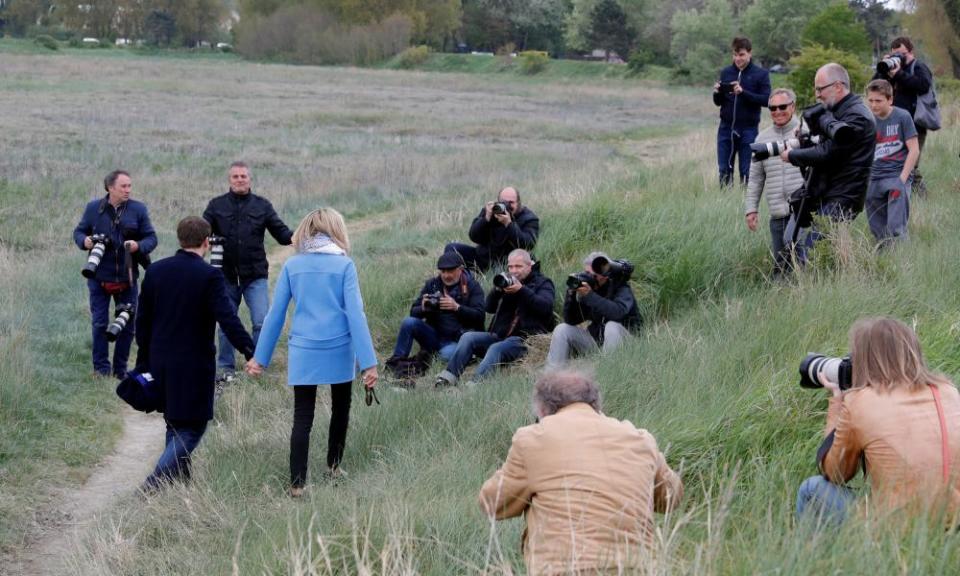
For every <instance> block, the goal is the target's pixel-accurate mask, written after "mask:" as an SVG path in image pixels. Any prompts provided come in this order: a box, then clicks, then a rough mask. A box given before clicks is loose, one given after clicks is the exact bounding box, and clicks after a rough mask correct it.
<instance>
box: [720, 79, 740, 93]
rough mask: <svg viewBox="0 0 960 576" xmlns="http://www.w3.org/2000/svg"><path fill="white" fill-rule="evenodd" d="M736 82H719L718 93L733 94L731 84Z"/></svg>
mask: <svg viewBox="0 0 960 576" xmlns="http://www.w3.org/2000/svg"><path fill="white" fill-rule="evenodd" d="M734 84H736V82H721V83H720V93H721V94H733V86H734Z"/></svg>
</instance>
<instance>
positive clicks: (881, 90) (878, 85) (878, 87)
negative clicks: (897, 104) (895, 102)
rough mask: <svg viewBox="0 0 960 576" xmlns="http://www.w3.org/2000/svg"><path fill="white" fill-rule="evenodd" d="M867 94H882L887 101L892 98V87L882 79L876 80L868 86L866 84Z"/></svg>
mask: <svg viewBox="0 0 960 576" xmlns="http://www.w3.org/2000/svg"><path fill="white" fill-rule="evenodd" d="M867 92H876V93H877V94H883V95H884V96H886V97H887V100H889V99H891V98H893V86H891V85H890V83H889V82H887V81H886V80H884V79H883V78H877V79H876V80H873V81H872V82H870V83H869V84H867Z"/></svg>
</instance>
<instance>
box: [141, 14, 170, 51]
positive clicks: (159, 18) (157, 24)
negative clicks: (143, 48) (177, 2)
mask: <svg viewBox="0 0 960 576" xmlns="http://www.w3.org/2000/svg"><path fill="white" fill-rule="evenodd" d="M176 33H177V19H176V18H174V17H173V14H171V13H170V12H167V11H166V10H151V11H150V13H149V14H147V17H146V18H145V19H144V21H143V34H144V40H146V41H147V43H148V44H152V45H154V46H169V45H170V43H171V42H173V38H174V36H175V35H176Z"/></svg>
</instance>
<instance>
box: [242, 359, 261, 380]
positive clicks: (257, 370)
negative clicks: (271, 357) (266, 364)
mask: <svg viewBox="0 0 960 576" xmlns="http://www.w3.org/2000/svg"><path fill="white" fill-rule="evenodd" d="M243 369H244V371H245V372H246V373H247V374H249V375H251V376H259V375H261V374H263V366H261V365H260V363H259V362H257V361H256V360H254V359H253V358H251V359H249V360H247V363H246V365H245V366H244V367H243Z"/></svg>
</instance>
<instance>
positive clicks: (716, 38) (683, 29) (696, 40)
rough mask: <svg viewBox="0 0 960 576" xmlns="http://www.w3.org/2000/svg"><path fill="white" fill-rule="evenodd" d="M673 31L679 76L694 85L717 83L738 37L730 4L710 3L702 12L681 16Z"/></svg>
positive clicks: (712, 0)
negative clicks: (698, 83) (692, 82)
mask: <svg viewBox="0 0 960 576" xmlns="http://www.w3.org/2000/svg"><path fill="white" fill-rule="evenodd" d="M670 28H671V30H672V31H673V39H672V40H671V42H670V54H671V55H672V56H673V58H674V61H675V62H677V64H678V67H677V74H678V76H679V77H681V78H686V79H688V80H690V81H694V82H705V81H709V80H711V79H715V78H716V77H717V73H718V71H719V69H720V68H721V67H723V65H724V63H726V62H727V61H728V60H729V58H730V41H731V40H732V39H733V37H734V35H735V33H736V22H735V21H734V18H733V10H732V9H731V8H730V4H729V3H728V2H727V0H709V1H708V2H707V4H706V5H705V6H704V7H703V9H702V10H699V11H698V10H693V9H691V10H682V11H680V12H677V13H675V14H674V15H673V20H672V21H671V22H670Z"/></svg>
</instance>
